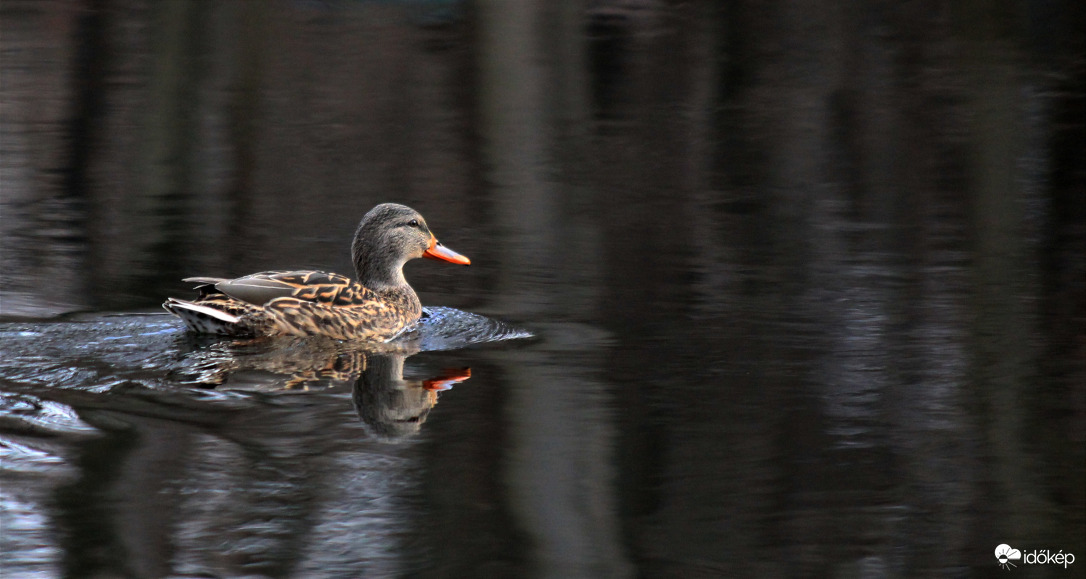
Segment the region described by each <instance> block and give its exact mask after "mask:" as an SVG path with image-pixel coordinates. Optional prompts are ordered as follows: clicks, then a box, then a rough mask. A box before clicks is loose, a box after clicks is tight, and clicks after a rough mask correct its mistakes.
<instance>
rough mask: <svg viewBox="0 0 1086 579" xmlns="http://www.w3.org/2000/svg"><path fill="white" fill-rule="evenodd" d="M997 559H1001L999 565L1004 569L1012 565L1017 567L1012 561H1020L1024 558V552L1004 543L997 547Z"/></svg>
mask: <svg viewBox="0 0 1086 579" xmlns="http://www.w3.org/2000/svg"><path fill="white" fill-rule="evenodd" d="M995 556H996V561H999V566H1000V567H1003V568H1004V569H1008V570H1009V569H1010V568H1011V567H1017V566H1018V565H1015V564H1014V563H1012V562H1011V561H1019V560H1021V559H1022V552H1021V551H1019V550H1018V549H1014V548H1011V546H1010V545H1008V544H1006V543H1004V544H1002V545H1000V546H998V547H996V549H995Z"/></svg>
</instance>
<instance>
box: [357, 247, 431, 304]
mask: <svg viewBox="0 0 1086 579" xmlns="http://www.w3.org/2000/svg"><path fill="white" fill-rule="evenodd" d="M355 257H356V259H355V264H354V267H355V273H356V274H357V275H358V282H359V283H360V284H362V285H363V286H365V287H367V288H369V289H371V290H373V291H374V292H376V293H377V295H379V296H380V297H381V298H382V299H384V300H385V301H387V302H390V303H393V304H396V305H397V306H399V307H401V308H403V309H404V310H405V311H407V312H409V313H412V314H416V315H417V314H421V313H422V304H421V303H420V302H419V296H417V295H416V294H415V290H413V289H412V288H411V286H410V285H409V284H408V283H407V279H406V278H404V276H403V265H404V262H402V261H397V260H392V259H381V257H382V256H380V255H366V254H365V252H360V253H358V254H356V256H355Z"/></svg>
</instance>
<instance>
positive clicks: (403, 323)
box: [162, 203, 471, 342]
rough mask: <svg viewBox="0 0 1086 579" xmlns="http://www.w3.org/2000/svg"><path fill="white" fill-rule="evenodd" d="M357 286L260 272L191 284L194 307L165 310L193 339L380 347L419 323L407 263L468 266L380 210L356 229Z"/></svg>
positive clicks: (310, 274)
mask: <svg viewBox="0 0 1086 579" xmlns="http://www.w3.org/2000/svg"><path fill="white" fill-rule="evenodd" d="M351 257H352V258H353V260H354V269H355V273H356V274H357V275H358V281H357V282H356V281H353V280H351V279H350V278H348V277H346V276H342V275H339V274H335V273H326V272H323V271H265V272H261V273H254V274H252V275H247V276H245V277H239V278H237V279H222V278H213V277H190V278H186V279H185V280H184V281H188V282H195V283H198V284H200V285H198V286H196V289H197V290H199V292H200V297H198V298H197V299H196V300H195V301H191V302H190V301H185V300H179V299H176V298H167V299H166V303H164V304H162V307H164V308H166V310H167V311H169V312H170V313H172V314H174V315H175V316H177V317H179V318H181V319H182V320H184V322H185V325H187V326H188V327H189V328H191V329H192V330H193V331H196V332H202V333H208V334H222V335H227V336H238V337H251V336H278V335H293V336H313V335H319V336H327V337H330V338H335V339H339V340H366V341H378V342H384V341H388V340H390V339H392V338H395V337H396V336H397V335H399V334H400V333H401V332H403V331H404V329H406V328H407V327H409V326H410V325H411V324H414V323H415V322H416V321H417V320H418V319H419V316H420V315H422V304H420V303H419V298H418V296H417V295H415V291H414V290H413V289H411V286H410V285H408V284H407V280H406V279H404V277H403V265H404V264H405V263H406V262H407V261H408V260H410V259H415V258H417V257H428V258H431V259H438V260H443V261H448V262H452V263H458V264H462V265H470V264H471V260H469V259H468V258H466V257H464V256H463V255H460V254H459V253H456V252H455V251H453V250H451V249H448V248H447V247H445V246H443V245H441V244H440V243H438V241H437V238H436V237H434V234H433V233H430V228H429V227H427V226H426V220H424V219H423V218H422V215H419V213H418V212H417V211H415V210H414V209H411V208H410V207H405V206H403V205H397V204H395V203H383V204H381V205H378V206H377V207H374V208H373V209H371V210H370V212H369V213H367V214H366V216H365V217H363V218H362V222H361V223H359V224H358V231H356V232H355V234H354V243H353V244H352V245H351Z"/></svg>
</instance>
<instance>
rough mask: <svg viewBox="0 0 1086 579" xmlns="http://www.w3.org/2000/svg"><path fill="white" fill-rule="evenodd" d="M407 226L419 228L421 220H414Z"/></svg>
mask: <svg viewBox="0 0 1086 579" xmlns="http://www.w3.org/2000/svg"><path fill="white" fill-rule="evenodd" d="M407 226H408V227H418V226H419V220H418V219H412V220H411V221H408V222H407Z"/></svg>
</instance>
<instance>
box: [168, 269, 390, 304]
mask: <svg viewBox="0 0 1086 579" xmlns="http://www.w3.org/2000/svg"><path fill="white" fill-rule="evenodd" d="M185 281H190V282H196V283H199V284H202V285H200V286H197V289H200V290H202V291H208V290H210V289H211V287H214V289H215V290H217V291H218V292H221V293H224V294H226V295H228V296H230V297H232V298H234V299H237V300H241V301H243V302H247V303H250V304H254V305H258V306H259V305H264V304H267V303H268V302H270V301H272V300H274V299H277V298H288V297H291V298H297V299H300V300H305V301H311V302H316V303H322V304H327V305H349V304H351V303H354V302H355V301H356V300H357V299H359V298H363V299H372V298H373V292H372V291H370V290H368V289H366V288H364V287H362V286H361V285H359V284H358V283H356V282H354V281H352V280H351V279H350V278H348V277H346V276H342V275H339V274H337V273H328V272H324V271H264V272H260V273H254V274H252V275H247V276H245V277H239V278H236V279H219V278H204V277H200V278H187V279H186V280H185Z"/></svg>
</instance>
